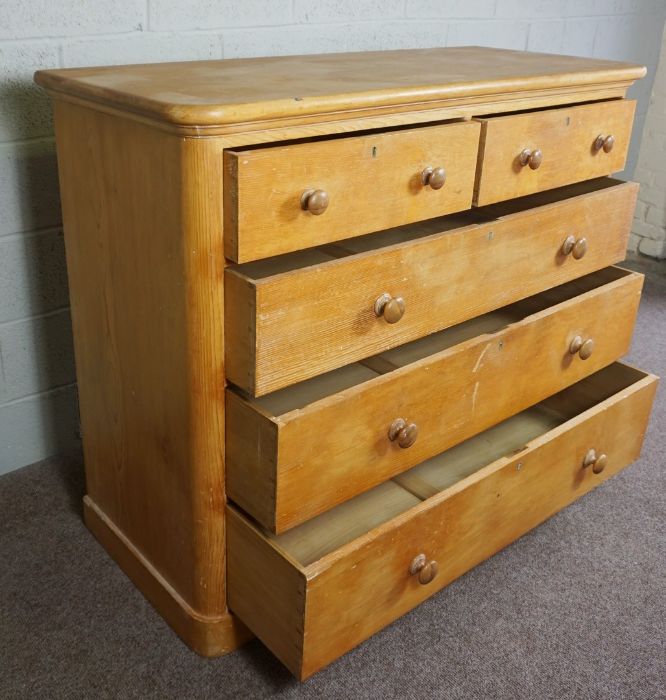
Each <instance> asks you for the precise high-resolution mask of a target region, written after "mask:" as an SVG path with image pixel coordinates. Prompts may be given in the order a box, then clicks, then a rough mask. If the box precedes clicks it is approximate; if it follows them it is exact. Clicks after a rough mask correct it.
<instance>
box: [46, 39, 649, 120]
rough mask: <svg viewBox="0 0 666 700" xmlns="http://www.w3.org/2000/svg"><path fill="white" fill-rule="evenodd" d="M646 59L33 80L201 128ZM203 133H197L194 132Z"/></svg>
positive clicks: (203, 70) (455, 51)
mask: <svg viewBox="0 0 666 700" xmlns="http://www.w3.org/2000/svg"><path fill="white" fill-rule="evenodd" d="M644 75H645V68H644V67H642V66H637V65H631V64H627V63H619V62H615V61H604V60H599V59H590V58H574V57H570V56H553V55H551V54H535V53H525V52H523V51H507V50H502V49H491V48H482V47H474V46H466V47H456V48H446V49H420V50H409V51H381V52H363V53H347V54H323V55H315V56H282V57H273V58H254V59H240V60H238V59H235V60H224V61H198V62H188V63H162V64H148V65H134V66H113V67H97V68H74V69H64V70H63V69H58V70H48V71H38V72H37V73H36V75H35V80H36V81H37V82H38V83H39V84H40V85H42V86H44V87H46V88H48V89H49V90H51V91H54V92H59V93H67V94H68V95H72V96H75V97H78V98H81V99H86V100H90V101H93V102H96V103H99V104H101V105H106V106H112V107H115V108H117V109H121V110H123V111H125V112H127V113H129V114H133V113H136V114H139V115H142V116H144V117H147V118H150V119H153V120H159V121H163V122H167V123H170V124H175V125H183V126H191V127H197V128H198V133H201V129H202V127H206V126H209V125H224V124H238V123H244V124H249V125H251V124H252V123H255V122H258V123H259V125H260V126H261V127H263V128H268V127H270V126H271V125H274V123H275V122H279V121H280V120H282V121H285V120H288V119H292V120H293V119H298V118H300V119H304V120H307V121H308V122H310V123H312V122H313V121H317V119H318V118H321V117H323V116H326V115H330V114H339V113H347V117H348V118H349V117H351V116H352V115H354V116H357V117H360V116H362V115H363V113H364V111H365V112H366V113H367V112H368V111H371V112H375V113H376V112H380V113H381V112H382V111H391V112H395V111H398V110H400V109H401V108H402V109H405V108H408V109H410V110H411V111H413V110H414V109H419V108H423V106H424V105H425V106H436V105H437V103H438V102H442V101H444V100H447V99H448V100H456V99H457V100H461V99H467V98H475V97H476V98H484V99H485V100H486V101H488V99H489V98H490V99H491V100H492V99H496V98H497V96H498V95H511V94H513V93H517V92H518V93H519V92H521V91H531V92H534V91H551V90H553V91H557V90H558V89H560V90H566V91H568V92H569V93H572V92H573V93H575V92H576V91H577V90H580V89H581V88H585V87H596V88H598V87H600V86H604V85H606V84H617V83H623V84H624V85H625V87H626V85H628V84H630V83H631V82H633V81H634V80H636V79H638V78H641V77H643V76H644ZM195 133H196V132H195Z"/></svg>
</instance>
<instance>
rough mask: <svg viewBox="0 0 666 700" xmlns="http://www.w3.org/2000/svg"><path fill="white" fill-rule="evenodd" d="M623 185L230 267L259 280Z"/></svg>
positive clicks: (552, 193)
mask: <svg viewBox="0 0 666 700" xmlns="http://www.w3.org/2000/svg"><path fill="white" fill-rule="evenodd" d="M622 184H624V183H623V181H622V180H618V179H615V178H612V177H601V178H596V179H593V180H587V181H584V182H580V183H577V184H574V185H568V186H565V187H558V188H555V189H552V190H547V191H545V192H539V193H537V194H533V195H528V196H525V197H520V198H517V199H514V200H511V201H508V202H501V203H499V204H490V205H488V206H485V207H478V208H476V209H472V210H469V211H465V212H461V213H456V214H450V215H448V216H441V217H437V218H434V219H427V220H425V221H419V222H417V223H414V224H406V225H404V226H398V227H395V228H390V229H386V230H383V231H379V232H376V233H369V234H365V235H363V236H355V237H353V238H347V239H344V240H341V241H338V242H337V243H332V244H328V245H321V246H317V247H314V248H307V249H305V250H300V251H297V252H294V253H286V254H284V255H277V256H273V257H269V258H264V259H262V260H256V261H254V262H248V263H243V264H240V265H231V266H230V268H229V269H230V270H233V271H236V272H238V273H240V274H241V275H243V276H244V277H246V278H248V279H249V280H252V281H255V282H258V281H260V280H265V279H268V278H271V277H274V276H277V275H282V274H288V273H289V272H293V271H296V270H302V269H304V268H307V267H311V266H314V265H321V264H324V263H330V262H333V261H335V260H337V259H339V258H348V257H349V256H352V255H358V254H360V253H365V252H369V251H374V250H381V249H382V248H387V247H389V246H395V245H401V244H407V243H409V242H411V241H416V240H418V239H421V238H426V237H428V236H434V235H438V234H442V233H446V232H447V231H454V230H457V229H461V228H464V227H466V226H474V225H477V224H487V223H489V222H492V221H493V220H496V219H498V218H501V217H504V216H508V215H511V214H518V213H520V212H523V211H527V210H529V209H533V208H535V207H539V206H545V205H548V204H555V203H557V202H561V201H564V200H566V199H570V198H573V197H579V196H582V195H586V194H591V193H594V192H599V191H602V190H605V189H608V188H609V187H615V186H618V185H622Z"/></svg>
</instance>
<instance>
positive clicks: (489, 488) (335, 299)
mask: <svg viewBox="0 0 666 700" xmlns="http://www.w3.org/2000/svg"><path fill="white" fill-rule="evenodd" d="M644 72H645V71H644V69H643V68H642V67H640V66H631V65H627V64H621V63H614V62H609V61H597V60H589V59H576V58H570V57H563V56H546V55H539V54H527V53H522V52H514V51H502V50H493V49H480V48H468V47H465V48H455V49H437V50H427V51H421V50H419V51H400V52H386V53H367V54H349V55H333V56H330V55H329V56H310V57H287V58H275V59H253V60H242V61H216V62H201V63H183V64H161V65H150V66H126V67H109V68H90V69H72V70H55V71H40V72H39V73H38V74H37V76H36V79H37V82H38V83H40V84H41V85H43V86H44V87H45V88H47V89H48V90H49V92H50V93H51V95H52V97H53V98H54V104H55V121H56V135H57V147H58V160H59V169H60V181H61V194H62V206H63V218H64V226H65V237H66V248H67V262H68V269H69V279H70V288H71V303H72V317H73V325H74V334H75V350H76V362H77V373H78V380H79V393H80V408H81V423H82V433H83V444H84V454H85V464H86V477H87V493H88V495H87V496H86V497H85V508H84V511H85V518H86V522H87V524H88V526H89V527H90V528H91V530H92V531H93V532H94V533H95V535H96V536H97V537H98V538H99V539H100V540H101V542H102V543H103V544H104V545H105V547H106V548H107V549H108V551H109V552H110V553H111V555H112V556H113V557H114V558H115V559H116V560H117V561H118V563H119V564H120V566H121V567H122V568H123V569H124V570H125V571H126V572H127V574H128V575H129V576H130V578H131V579H132V580H133V581H134V582H135V583H136V584H137V586H139V588H140V589H141V590H142V591H143V592H144V594H145V595H146V596H147V598H148V599H149V600H150V601H151V602H152V603H153V605H154V606H155V607H156V608H157V609H158V611H159V612H160V613H161V614H162V615H163V616H164V617H165V618H166V620H167V621H168V622H169V623H170V624H171V626H172V627H173V628H174V629H175V630H176V632H177V633H178V634H179V635H180V636H181V637H182V638H183V639H184V640H185V641H186V642H187V643H188V644H189V645H190V646H191V647H193V648H194V649H195V650H196V651H198V652H199V653H201V654H204V655H216V654H223V653H226V652H228V651H230V650H232V649H234V648H235V647H237V646H238V645H239V644H241V643H242V642H243V641H244V640H245V639H246V638H248V637H249V636H250V634H251V633H254V634H255V635H257V636H258V637H259V638H260V639H261V640H262V641H263V642H264V643H265V644H266V645H267V646H268V647H269V648H270V649H271V650H272V651H273V652H274V653H275V654H276V655H277V656H278V657H279V658H280V659H281V660H282V661H283V662H284V663H285V664H286V665H287V666H288V667H289V668H290V669H291V671H292V672H293V673H295V674H296V675H297V676H299V677H300V678H305V677H307V676H308V675H310V674H312V673H314V672H315V671H317V670H318V669H320V668H321V667H322V666H324V665H326V664H328V663H330V662H331V661H333V660H334V659H335V658H336V657H338V656H340V655H341V654H342V653H344V652H345V651H347V650H349V649H350V648H352V647H354V646H355V645H356V644H358V643H360V642H361V641H362V640H364V639H366V638H367V637H369V636H370V635H372V634H373V633H374V632H376V631H377V630H379V629H380V628H381V627H383V626H385V625H387V624H389V623H390V622H392V621H393V620H395V619H396V618H397V617H398V616H400V615H402V614H403V613H405V612H406V611H408V610H409V609H410V608H412V607H414V606H415V605H417V604H418V603H419V602H421V601H422V600H424V599H425V598H427V597H428V596H431V595H432V594H433V593H434V592H436V591H438V590H439V589H441V588H442V587H444V586H445V585H447V584H448V583H449V582H450V581H452V580H454V579H455V578H456V577H458V576H460V575H461V574H463V573H464V572H465V571H467V570H469V569H470V568H471V567H473V566H475V565H476V564H477V563H479V562H481V561H483V560H484V559H486V558H487V557H489V556H491V555H492V554H494V553H495V552H497V551H498V550H499V549H501V548H502V547H504V546H506V545H507V544H509V543H510V542H512V541H513V540H515V539H516V538H518V537H520V536H521V535H522V534H523V533H525V532H526V531H527V530H529V529H530V528H532V527H534V526H536V525H538V524H539V523H541V522H542V521H544V520H545V519H546V518H548V517H549V516H551V515H553V514H554V513H555V512H556V511H558V510H559V509H561V508H563V507H564V506H566V505H567V504H568V503H570V502H571V501H573V500H574V499H576V498H578V497H579V496H581V495H583V494H585V493H587V492H588V491H589V490H591V489H593V488H594V487H595V486H597V485H598V484H600V483H601V482H602V481H603V480H604V479H606V478H608V477H609V476H612V475H613V474H614V473H616V472H617V471H618V470H620V469H622V468H623V467H625V466H626V465H628V464H629V463H630V462H632V461H633V460H634V459H636V457H637V456H638V455H639V452H640V448H641V443H642V440H643V435H644V431H645V428H646V425H647V421H648V416H649V412H650V407H651V403H652V398H653V395H654V391H655V386H656V381H657V380H656V377H654V376H652V375H649V374H646V373H644V372H641V371H640V370H638V369H635V368H633V367H630V366H627V365H625V364H622V363H620V362H618V360H619V358H621V357H622V356H623V355H624V354H625V353H626V352H627V350H628V347H629V343H630V340H631V335H632V331H633V325H634V320H635V317H636V312H637V308H638V302H639V297H640V293H641V285H642V277H641V275H639V274H636V273H633V272H630V271H627V270H623V269H621V268H619V267H614V265H615V264H616V263H618V262H619V261H621V260H622V259H623V258H624V251H625V248H626V243H627V236H628V234H629V228H630V223H631V219H632V214H633V208H634V204H635V201H636V193H637V186H636V185H635V184H633V183H623V182H620V181H619V180H615V179H613V178H611V177H610V175H611V174H612V173H614V172H617V171H619V170H622V168H623V167H624V163H625V158H626V154H627V148H628V144H629V139H630V133H631V128H632V120H633V114H634V103H633V102H632V101H630V100H627V99H625V93H626V90H627V88H628V87H629V86H630V85H631V84H632V82H633V81H634V80H636V79H638V78H640V77H641V76H643V75H644Z"/></svg>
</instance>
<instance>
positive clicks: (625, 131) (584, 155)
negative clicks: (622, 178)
mask: <svg viewBox="0 0 666 700" xmlns="http://www.w3.org/2000/svg"><path fill="white" fill-rule="evenodd" d="M635 109H636V102H635V101H633V100H610V101H608V102H594V103H592V104H586V105H576V106H573V107H561V108H558V109H544V110H534V111H530V112H525V113H523V114H507V115H503V116H498V117H488V118H487V119H481V120H479V121H480V122H481V146H480V148H479V167H478V169H477V173H476V186H475V193H474V204H476V205H477V206H483V205H485V204H491V203H492V202H499V201H501V200H505V199H511V198H513V197H521V196H523V195H526V194H531V193H533V192H541V191H543V190H547V189H550V188H552V187H561V186H562V185H567V184H569V183H572V182H580V181H581V180H589V179H590V178H594V177H600V176H603V175H610V174H611V173H616V172H618V171H619V170H622V168H624V163H625V161H626V158H627V149H628V148H629V140H630V138H631V128H632V125H633V120H634V111H635Z"/></svg>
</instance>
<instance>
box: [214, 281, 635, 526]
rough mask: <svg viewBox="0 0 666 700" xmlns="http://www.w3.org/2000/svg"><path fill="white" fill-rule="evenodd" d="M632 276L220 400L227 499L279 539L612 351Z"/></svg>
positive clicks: (568, 289) (631, 315) (631, 302)
mask: <svg viewBox="0 0 666 700" xmlns="http://www.w3.org/2000/svg"><path fill="white" fill-rule="evenodd" d="M642 280H643V278H642V275H639V274H637V273H632V272H629V271H626V270H622V269H620V268H606V269H603V270H600V271H597V272H595V273H592V274H590V275H587V276H585V277H582V278H579V279H577V280H573V281H571V282H568V283H566V284H565V285H561V286H559V287H556V288H553V289H551V290H549V291H547V292H543V293H541V294H539V295H536V296H534V297H530V298H528V299H525V300H523V301H521V302H517V303H516V304H513V305H510V306H507V307H503V308H502V309H500V310H499V311H496V312H491V313H489V314H486V315H483V316H481V317H479V318H475V319H472V320H470V321H468V322H466V323H463V324H461V325H458V326H455V327H453V328H450V329H447V330H445V331H441V332H440V333H437V334H433V335H431V336H429V337H428V338H425V339H421V340H419V341H415V342H413V343H410V344H407V345H404V346H401V347H400V348H396V349H394V350H392V351H389V352H386V353H383V354H382V355H379V356H376V357H373V358H370V359H368V360H367V361H365V362H364V363H363V364H359V363H355V364H352V365H348V366H347V367H345V368H343V369H340V370H336V371H335V372H331V373H328V374H325V375H322V376H320V377H316V378H314V379H311V380H309V381H307V382H303V383H301V384H299V385H296V386H294V387H289V388H287V389H283V390H281V391H278V392H274V393H273V394H269V395H268V396H265V397H262V398H251V397H248V396H243V395H242V394H241V393H240V392H238V391H236V390H234V389H227V393H226V424H227V432H226V470H227V471H226V475H227V493H228V495H229V497H230V498H231V499H232V500H234V501H235V502H236V503H238V504H239V505H240V506H242V507H243V508H244V509H245V510H246V511H247V512H248V513H250V514H251V515H252V516H253V517H254V518H255V519H256V520H257V521H258V522H260V523H261V524H262V525H264V526H265V527H266V528H267V529H269V530H271V531H273V532H283V531H285V530H287V529H289V528H291V527H293V526H294V525H297V524H298V523H301V522H303V521H305V520H308V519H309V518H311V517H313V516H315V515H317V514H319V513H321V512H323V511H325V510H327V509H330V508H332V507H333V506H335V505H337V504H338V503H341V502H342V501H344V500H346V499H348V498H351V497H352V496H355V495H357V494H359V493H361V492H362V491H366V490H367V489H369V488H371V487H372V486H375V485H376V484H378V483H380V482H382V481H384V480H386V479H388V478H390V477H392V476H394V475H396V474H398V473H400V472H403V471H405V470H406V469H408V468H410V467H412V466H414V465H415V464H417V463H418V462H421V461H422V460H424V459H427V458H429V457H432V456H433V455H435V454H437V453H439V452H441V451H442V450H445V449H447V448H449V447H451V446H452V445H455V444H457V443H459V442H461V441H463V440H465V439H467V438H469V437H471V436H472V435H475V434H476V433H478V432H479V431H481V430H484V429H485V428H487V427H489V426H490V425H493V424H494V423H497V422H498V421H500V420H502V419H504V418H506V417H508V416H510V415H513V414H515V413H517V412H519V411H521V410H523V409H525V408H527V407H528V406H531V405H532V404H534V403H536V402H537V401H540V400H542V399H544V398H545V397H547V396H549V395H552V394H554V393H555V392H557V391H559V390H560V389H562V388H563V387H565V386H568V385H570V384H572V383H574V382H576V381H578V380H579V379H581V378H582V377H585V376H587V375H589V374H591V373H592V372H594V371H596V370H598V369H600V368H602V367H604V366H606V365H608V364H610V363H611V362H613V361H614V360H616V359H618V358H619V357H621V356H622V355H623V354H625V353H626V352H627V350H628V348H629V343H630V338H631V333H632V329H633V325H634V320H635V316H636V312H637V308H638V303H639V298H640V292H641V287H642Z"/></svg>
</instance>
